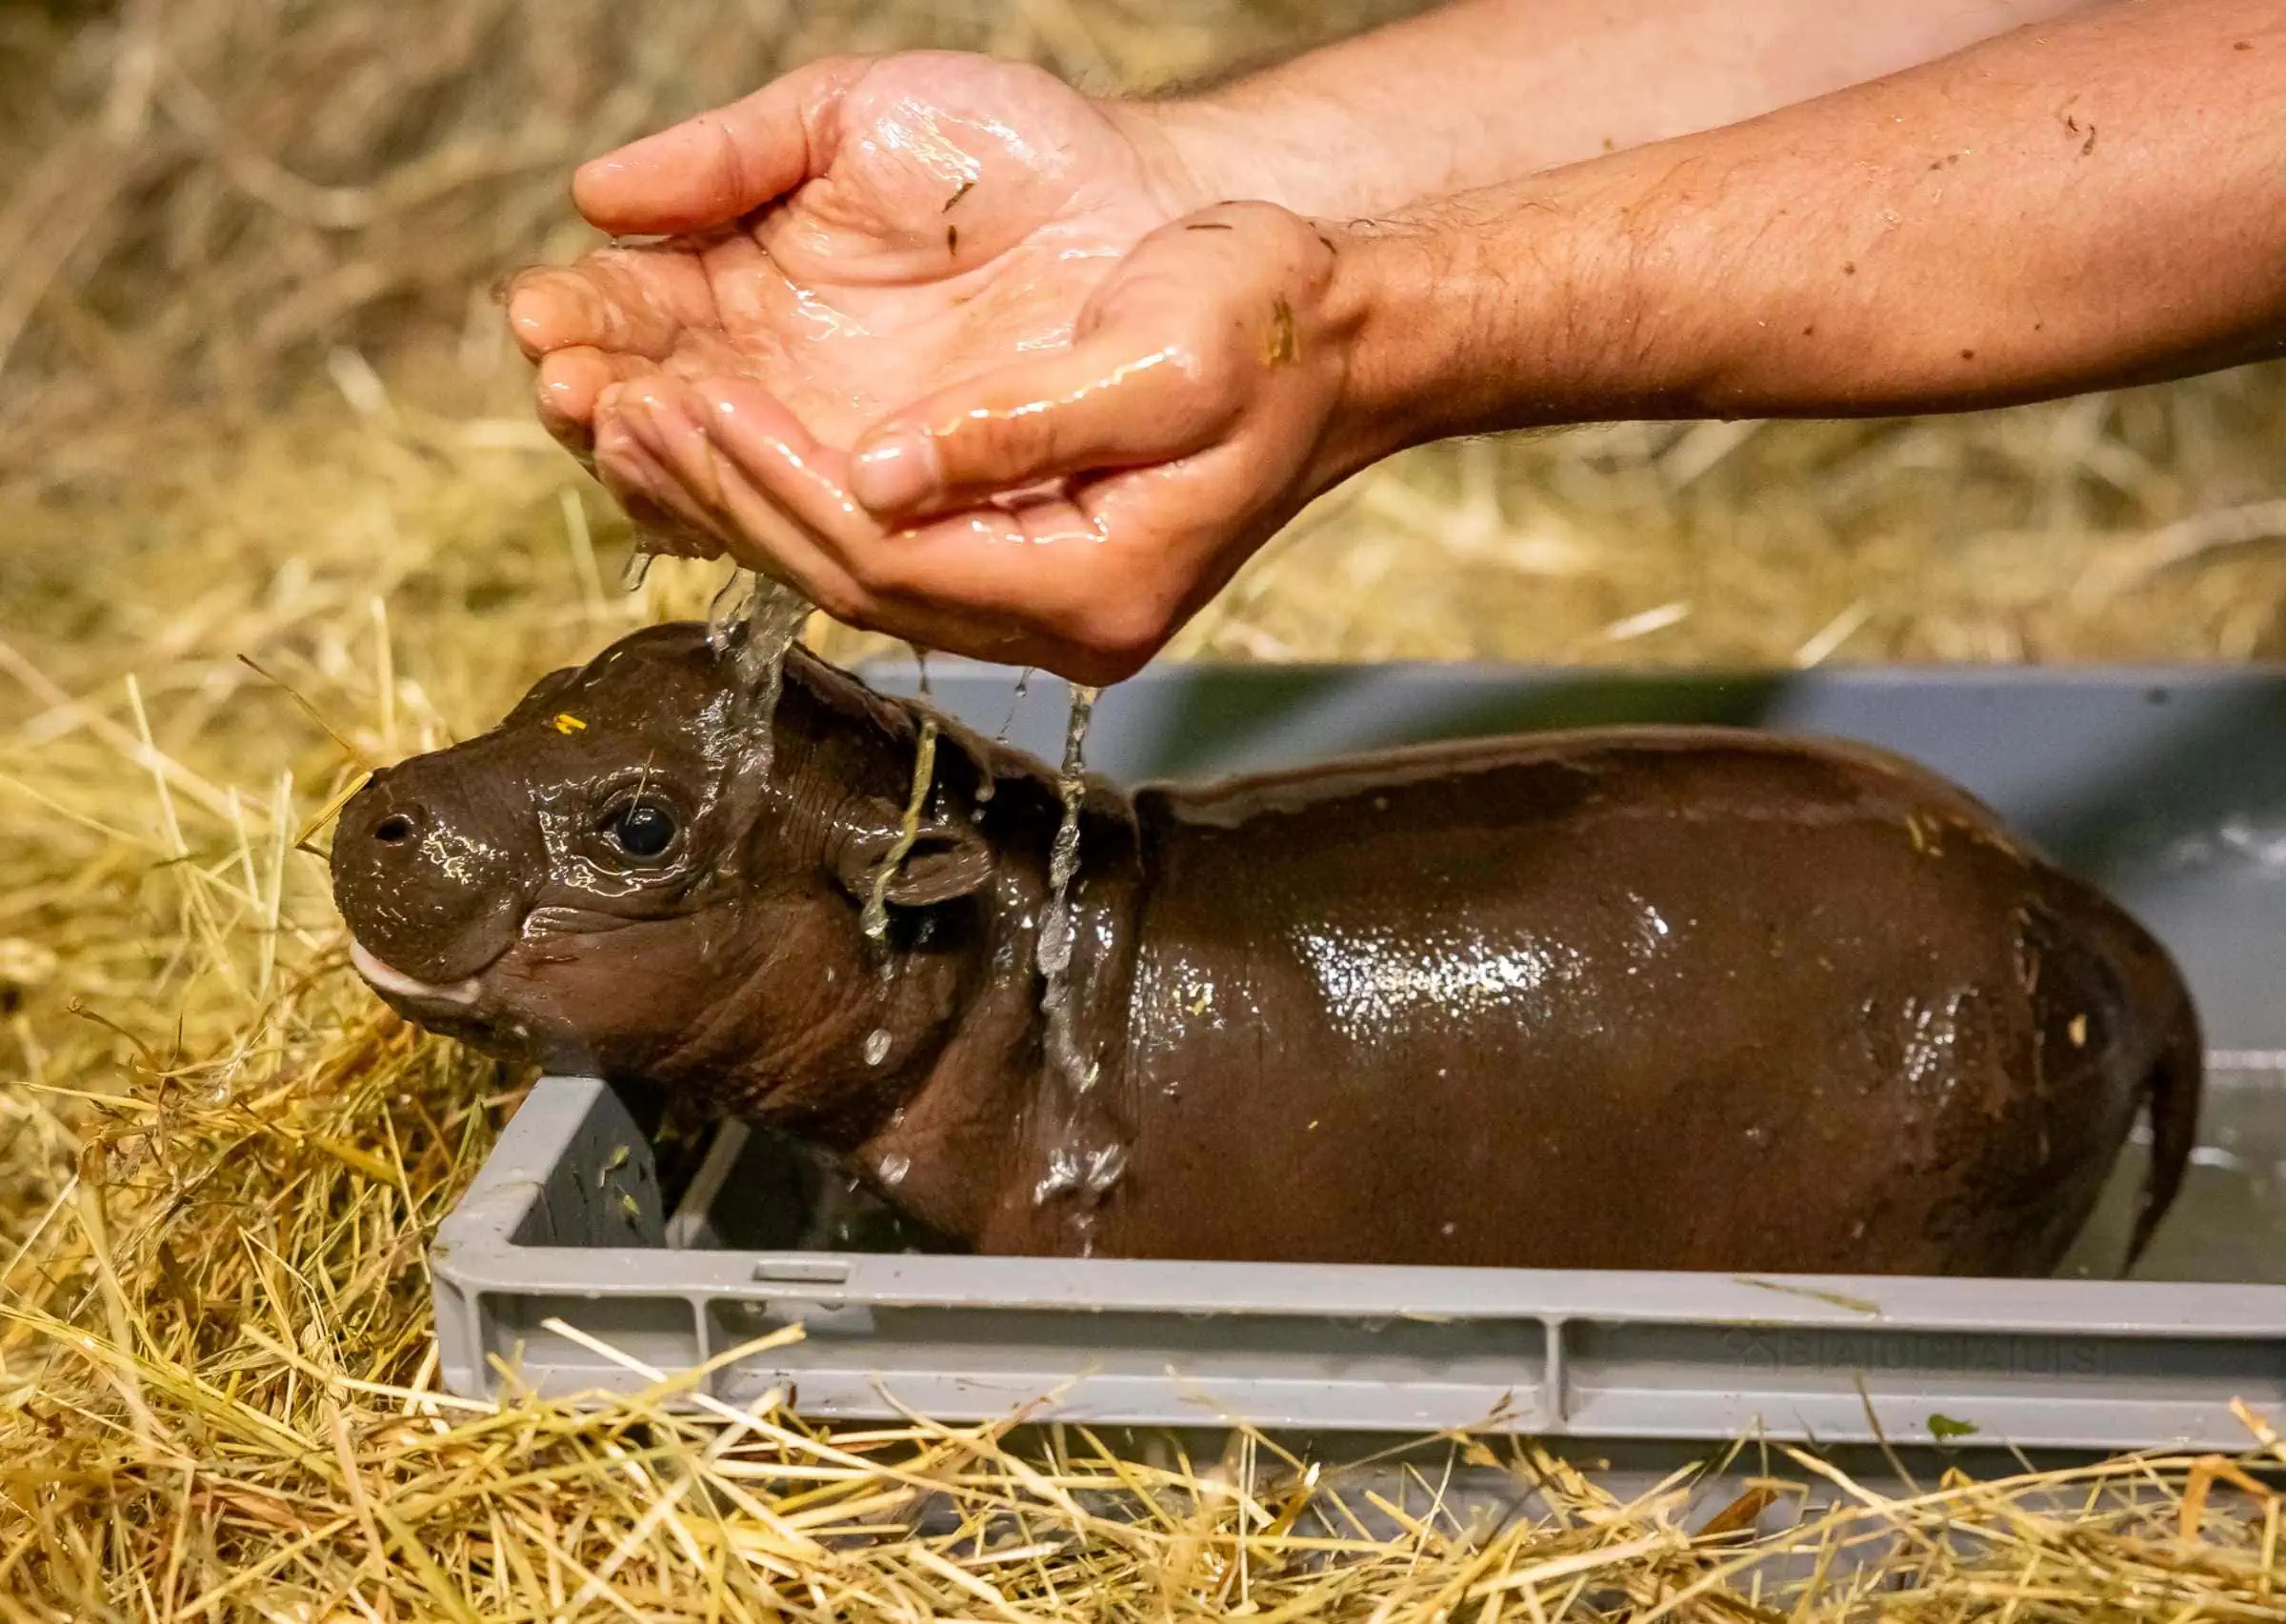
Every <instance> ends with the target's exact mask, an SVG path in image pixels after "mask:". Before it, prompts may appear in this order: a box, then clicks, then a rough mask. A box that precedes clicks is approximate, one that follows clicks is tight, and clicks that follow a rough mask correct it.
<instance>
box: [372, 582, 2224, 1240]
mask: <svg viewBox="0 0 2286 1624" xmlns="http://www.w3.org/2000/svg"><path fill="white" fill-rule="evenodd" d="M742 706H743V696H742V695H741V693H740V692H738V690H737V685H736V684H735V683H734V681H733V680H732V674H731V662H730V661H729V659H728V658H726V657H724V656H721V655H718V654H716V653H715V652H712V651H711V650H710V648H709V646H708V641H707V637H706V634H705V632H704V629H702V628H699V627H695V626H672V627H663V628H654V629H652V630H649V631H645V632H637V633H635V634H634V635H632V636H631V637H628V638H626V639H623V640H622V641H621V642H620V643H618V644H616V645H614V646H613V647H612V649H610V650H607V651H606V652H604V653H603V654H602V655H600V656H598V658H597V659H596V660H595V661H594V662H593V663H592V664H591V665H589V666H587V667H585V668H582V669H580V670H578V671H574V672H557V673H555V674H554V675H552V676H551V677H549V678H547V679H545V680H544V681H543V682H542V683H541V684H540V685H538V686H537V687H536V688H535V689H534V690H533V692H532V693H531V695H530V696H529V697H527V699H526V700H525V701H524V702H523V703H522V704H521V705H519V706H518V707H517V709H516V710H515V711H514V712H512V713H511V715H510V716H509V717H508V718H507V720H506V721H505V722H504V723H503V724H502V725H501V726H500V727H499V728H498V729H496V730H494V731H493V732H490V733H487V734H485V735H483V736H482V737H479V738H476V739H472V740H471V741H469V742H467V743H464V744H461V745H457V746H455V747H453V748H452V749H450V750H447V751H442V752H436V753H434V754H431V755H426V756H421V757H416V758H414V759H413V760H411V761H409V762H406V763H404V764H402V765H401V766H398V767H395V768H392V769H390V770H388V771H386V772H381V773H379V774H377V775H376V776H375V778H374V780H373V782H372V783H371V785H370V786H368V787H367V788H366V789H365V790H364V791H363V792H360V793H359V794H358V795H357V796H356V797H355V798H354V799H353V800H352V801H351V803H350V805H349V807H348V808H347V810H346V811H345V812H344V813H343V815H342V818H341V822H340V825H339V828H338V829H337V831H336V834H335V839H334V847H333V873H334V882H335V891H336V896H337V899H338V901H339V903H340V906H341V908H342V911H343V912H344V914H345V916H346V918H347V920H348V922H349V924H350V927H351V932H352V933H353V935H354V938H355V942H356V958H357V962H358V964H359V966H360V968H361V969H362V970H363V972H365V974H366V976H367V978H368V979H369V980H370V981H371V982H372V983H373V984H374V986H375V987H376V989H377V990H378V991H380V992H381V993H382V995H383V996H384V997H386V998H387V999H389V1001H390V1002H391V1003H392V1004H393V1005H394V1006H395V1007H396V1008H398V1009H399V1010H400V1011H401V1012H404V1013H405V1014H407V1015H408V1016H409V1017H410V1018H412V1019H414V1020H417V1021H420V1022H422V1023H423V1024H425V1025H428V1026H430V1027H431V1028H434V1029H437V1030H440V1031H444V1032H448V1033H454V1034H456V1035H458V1036H461V1037H463V1038H465V1039H467V1040H469V1041H471V1042H472V1043H475V1044H478V1045H480V1046H482V1047H484V1048H486V1049H488V1050H491V1051H492V1052H494V1053H502V1054H506V1055H511V1056H515V1057H520V1058H525V1059H531V1060H537V1061H541V1062H543V1063H545V1064H548V1065H550V1066H551V1067H554V1068H558V1069H562V1070H573V1071H584V1072H592V1073H599V1074H601V1075H604V1076H606V1077H609V1078H612V1079H614V1080H619V1081H624V1082H630V1083H640V1084H643V1085H645V1086H646V1087H649V1088H654V1089H659V1090H664V1091H666V1092H668V1093H672V1094H677V1095H680V1096H682V1097H684V1098H687V1099H692V1100H695V1101H698V1102H700V1103H701V1104H703V1105H704V1106H705V1108H707V1109H709V1110H712V1111H717V1112H722V1113H735V1114H740V1115H744V1116H747V1117H750V1118H752V1119H754V1120H757V1121H763V1122H768V1123H771V1124H773V1125H775V1126H777V1127H780V1128H782V1129H785V1130H787V1131H788V1132H791V1133H795V1134H796V1135H798V1136H800V1137H803V1138H805V1139H807V1140H809V1141H810V1142H812V1143H813V1144H815V1145H817V1146H820V1147H822V1148H823V1149H825V1150H827V1151H829V1152H831V1153H834V1154H835V1155H837V1156H839V1157H840V1158H842V1159H843V1160H844V1161H845V1162H846V1164H847V1165H848V1167H849V1168H850V1169H851V1171H852V1173H855V1174H856V1175H857V1176H859V1177H861V1178H863V1179H865V1180H866V1181H867V1182H869V1183H870V1184H871V1185H872V1187H873V1189H874V1190H875V1191H877V1192H878V1193H880V1194H881V1195H882V1196H883V1197H884V1198H885V1199H887V1200H888V1201H889V1202H890V1203H891V1204H892V1205H893V1206H895V1207H896V1208H898V1209H899V1210H900V1211H902V1212H904V1213H908V1214H910V1215H911V1216H912V1217H913V1218H914V1219H916V1220H918V1221H919V1222H920V1223H922V1224H924V1225H927V1226H928V1227H930V1228H932V1229H933V1230H935V1231H937V1232H939V1233H943V1234H945V1235H947V1236H949V1237H951V1238H952V1239H953V1241H955V1242H957V1243H960V1244H964V1245H967V1246H970V1247H973V1248H974V1249H975V1250H978V1251H982V1252H992V1253H1074V1252H1079V1251H1083V1250H1085V1251H1092V1252H1093V1253H1095V1254H1097V1255H1118V1256H1154V1257H1173V1258H1247V1259H1261V1260H1285V1261H1300V1260H1317V1261H1339V1262H1375V1263H1438V1264H1464V1265H1468V1264H1474V1265H1502V1266H1531V1267H1565V1268H1636V1269H1642V1268H1651V1269H1690V1270H1722V1271H1754V1272H1826V1271H1841V1272H1853V1273H1955V1274H1959V1273H1975V1274H2035V1273H2046V1272H2048V1271H2050V1270H2052V1269H2053V1268H2054V1267H2055V1264H2056V1263H2057V1261H2058V1260H2059V1259H2060V1258H2061V1256H2062V1254H2063V1253H2064V1252H2065V1250H2066V1249H2067V1248H2068V1246H2069V1245H2070V1244H2071V1242H2072V1240H2073V1238H2074V1236H2075V1234H2076V1233H2077V1231H2078V1229H2079V1228H2080V1226H2081V1224H2082V1223H2083V1222H2084V1220H2085V1219H2086V1217H2087V1215H2088V1213H2089V1212H2090V1210H2091V1209H2092V1208H2093V1206H2094V1204H2095V1198H2096V1195H2097V1193H2098V1191H2099V1188H2100V1187H2101V1185H2102V1183H2103V1181H2104V1179H2105V1177H2106V1175H2107V1174H2108V1173H2109V1172H2110V1170H2111V1168H2112V1165H2113V1163H2114V1161H2115V1158H2116V1155H2117V1153H2118V1152H2119V1149H2120V1147H2121V1145H2122V1144H2123V1143H2124V1141H2125V1139H2126V1137H2127V1134H2128V1133H2129V1131H2130V1129H2131V1127H2132V1126H2133V1123H2134V1121H2135V1119H2136V1115H2137V1113H2138V1112H2140V1111H2144V1110H2148V1111H2149V1112H2150V1114H2151V1117H2152V1123H2153V1129H2154V1133H2155V1149H2154V1155H2153V1171H2152V1173H2151V1176H2150V1180H2149V1185H2148V1188H2147V1190H2146V1192H2145V1196H2144V1206H2143V1211H2142V1213H2141V1222H2140V1224H2139V1227H2138V1240H2137V1244H2138V1245H2139V1244H2140V1240H2141V1238H2142V1237H2143V1236H2145V1235H2147V1234H2148V1233H2149V1231H2150V1228H2151V1226H2152V1225H2153V1224H2155V1223H2156V1221H2157V1219H2158V1218H2159V1216H2161V1215H2162V1214H2163V1213H2164V1212H2165V1210H2166V1207H2167V1205H2168V1203H2169V1202H2170V1201H2171V1200H2172V1199H2173V1196H2174V1193H2175V1192H2176V1187H2177V1185H2178V1184H2179V1181H2180V1178H2181V1173H2182V1168H2183V1164H2184V1161H2185V1158H2186V1157H2187V1155H2188V1153H2189V1148H2190V1144H2191V1132H2192V1126H2193V1119H2194V1117H2195V1114H2196V1107H2197V1095H2198V1089H2199V1081H2200V1077H2199V1064H2200V1043H2199V1033H2198V1028H2197V1023H2196V1016H2195V1013H2194V1012H2193V1010H2192V1007H2191V1003H2190V1000H2189V997H2188V994H2187V993H2186V992H2185V989H2184V988H2183V986H2182V983H2181V981H2180V978H2179V976H2178V975H2177V973H2176V969H2175V967H2174V966H2173V965H2172V964H2171V963H2170V962H2169V960H2168V958H2167V956H2166V954H2165V953H2164V952H2163V951H2162V950H2161V949H2160V948H2159V947H2158V946H2157V945H2156V943H2155V942H2154V941H2153V940H2152V939H2151V938H2150V937H2149V936H2148V935H2147V934H2146V933H2145V932H2143V931H2142V930H2141V929H2140V928H2138V927H2137V926H2136V923H2135V922H2134V921H2133V920H2131V919H2129V918H2128V917H2127V916H2126V915H2125V914H2123V913H2122V912H2120V911H2119V910H2117V909H2116V907H2115V906H2114V905H2112V904H2111V903H2110V902H2109V901H2107V900H2106V899H2105V898H2103V897H2102V896H2100V895H2098V894H2097V893H2095V892H2094V891H2092V890H2090V889H2089V888H2088V887H2086V886H2085V885H2083V884H2081V883H2080V882H2078V881H2077V880H2075V879H2074V878H2072V877H2070V876H2068V875H2066V874H2064V873H2062V872H2059V871H2057V870H2055V869H2054V868H2052V867H2050V866H2048V865H2047V864H2046V863H2045V862H2043V861H2042V860H2041V859H2040V858H2038V857H2037V856H2036V855H2035V854H2033V853H2030V852H2026V851H2024V850H2023V849H2022V848H2021V847H2020V846H2019V845H2018V844H2017V843H2015V841H2014V840H2012V839H2011V837H2010V836H2009V835H2008V834H2007V832H2005V831H2004V830H2002V829H2001V828H2000V827H1999V826H1998V825H1997V823H1996V822H1995V819H1994V818H1993V816H1992V814H1991V813H1990V812H1987V811H1986V810H1985V809H1983V808H1982V807H1981V806H1979V805H1978V804H1977V803H1976V802H1975V801H1974V800H1972V799H1970V798H1969V797H1968V796H1966V795H1965V794H1964V793H1962V792H1959V791H1958V790H1956V789H1955V788H1953V787H1951V786H1949V785H1947V784H1945V783H1944V782H1942V781H1940V780H1938V779H1936V778H1935V777H1933V776H1931V775H1930V774H1928V773H1927V772H1923V771H1921V770H1919V769H1917V768H1915V767H1913V766H1911V765H1909V764H1906V763H1904V762H1901V761H1898V760H1896V759H1895V758H1893V757H1890V756H1888V755H1886V754H1883V753H1881V752H1875V751H1872V750H1870V749H1866V748H1862V747H1857V746H1852V745H1843V744H1839V743H1835V742H1830V741H1814V740H1806V739H1795V738H1786V737H1782V736H1778V735H1773V734H1767V733H1761V732H1747V731H1740V730H1726V729H1715V728H1688V729H1683V728H1676V729H1668V728H1619V729H1606V730H1599V731H1594V732H1562V733H1548V734H1540V735H1531V736H1524V737H1514V738H1505V739H1490V740H1483V741H1475V742H1470V743H1466V744H1461V745H1450V746H1439V747H1434V748H1431V749H1425V750H1419V751H1413V752H1398V753H1394V754H1387V755H1381V756H1376V757H1373V758H1370V759H1355V760H1351V761H1345V762H1339V763H1335V764H1333V765H1330V766H1327V767H1323V768H1319V769H1313V770H1310V771H1305V772H1287V773H1281V774H1277V775H1273V776H1264V777H1256V778H1250V779H1241V780H1235V781H1233V782H1230V783H1225V784H1221V785H1215V786H1209V787H1200V788H1185V787H1168V786H1157V787H1143V788H1139V789H1136V790H1135V791H1133V792H1132V794H1131V793H1123V792H1120V791H1119V790H1117V789H1116V788H1114V787H1113V786H1112V785H1110V784H1108V783H1104V782H1101V781H1099V780H1093V779H1091V780H1090V781H1089V782H1088V784H1087V786H1086V791H1085V798H1084V810H1083V815H1082V820H1081V840H1080V859H1081V861H1080V873H1079V879H1078V881H1077V883H1076V885H1075V887H1074V892H1073V906H1074V908H1075V910H1076V919H1077V933H1076V943H1077V946H1076V949H1075V952H1074V954H1073V967H1072V984H1073V1001H1072V1010H1073V1040H1074V1046H1075V1048H1076V1050H1077V1052H1078V1054H1079V1055H1080V1056H1081V1057H1082V1059H1083V1061H1084V1062H1085V1064H1086V1065H1087V1066H1088V1067H1089V1068H1091V1073H1092V1076H1093V1082H1092V1084H1090V1085H1089V1086H1087V1087H1086V1088H1084V1090H1083V1089H1075V1088H1074V1086H1073V1081H1072V1079H1071V1077H1069V1076H1067V1075H1066V1074H1064V1073H1061V1072H1059V1070H1058V1069H1057V1068H1056V1067H1055V1066H1053V1065H1051V1064H1050V1063H1049V1061H1048V1059H1047V1056H1046V1053H1045V1050H1044V1045H1043V1019H1042V1016H1041V1013H1040V999H1041V980H1040V977H1039V975H1038V973H1037V972H1036V970H1035V953H1036V948H1037V938H1038V932H1039V931H1040V929H1041V924H1042V921H1043V919H1044V918H1045V917H1046V915H1047V904H1048V900H1049V898H1048V881H1047V874H1046V870H1047V861H1048V852H1049V848H1050V844H1051V841H1052V839H1053V833H1054V830H1055V826H1056V822H1057V819H1058V815H1059V812H1060V810H1061V807H1060V802H1059V797H1058V793H1057V788H1056V784H1055V780H1054V775H1053V773H1052V772H1050V771H1049V770H1047V769H1046V768H1045V767H1044V766H1043V765H1042V764H1040V763H1038V762H1036V761H1034V760H1033V759H1031V758H1029V757H1026V756H1024V755H1021V754H1019V753H1017V752H1013V751H1011V750H1008V749H1007V748H1005V747H1003V746H998V745H995V744H993V742H991V741H989V740H986V739H984V738H982V737H980V736H977V735H975V734H973V733H971V732H967V731H965V730H963V729H960V728H958V727H956V726H954V725H953V724H951V723H949V722H944V721H942V720H941V719H935V718H933V717H932V721H934V725H935V727H936V728H937V729H938V730H940V732H941V736H940V737H939V738H938V739H937V742H936V747H935V765H934V771H933V773H932V779H931V788H930V792H929V794H928V797H927V799H926V802H925V805H924V808H923V812H922V815H921V817H920V820H919V823H918V827H917V829H916V830H915V831H914V833H913V838H912V841H911V842H910V846H909V848H908V849H906V850H905V851H904V852H902V854H901V855H900V854H899V851H898V848H899V841H898V833H899V819H900V816H901V814H902V813H903V812H904V811H905V808H906V802H907V800H908V798H909V796H910V795H911V793H912V776H913V762H914V759H915V753H916V749H917V748H918V745H919V742H920V730H921V722H922V718H923V717H924V716H927V715H930V714H931V713H929V712H926V711H925V710H924V709H923V708H921V707H918V706H915V705H912V704H911V703H908V702H904V701H897V700H892V699H889V698H886V697H884V696H881V695H878V694H875V693H873V692H871V691H870V690H867V689H866V688H864V687H863V686H862V685H861V684H859V683H858V682H857V681H856V680H855V679H854V678H852V677H851V676H849V675H847V674H846V673H843V672H838V671H836V670H833V669H832V668H831V667H829V666H826V665H824V664H822V663H821V662H819V661H817V660H816V659H814V658H812V656H810V655H808V654H807V653H805V652H802V651H801V650H798V649H797V650H795V651H794V652H792V654H791V655H790V656H789V658H788V661H787V664H786V668H785V680H784V691H783V696H782V698H781V699H780V700H779V702H778V704H777V707H776V711H775V715H774V730H773V731H772V733H771V734H770V736H771V738H772V748H771V750H770V751H769V752H768V760H767V766H766V767H765V763H764V760H763V756H764V752H762V751H761V750H760V749H759V740H760V738H761V737H762V734H761V732H759V731H758V730H759V727H760V724H759V723H758V722H757V721H756V720H755V718H754V716H753V714H752V711H751V708H742ZM892 858H895V859H896V860H895V862H894V864H893V866H892V867H889V878H888V883H887V895H888V900H889V903H890V917H889V932H888V934H887V937H886V939H885V940H884V941H880V942H876V941H874V940H872V939H869V938H868V936H867V935H866V933H865V932H864V931H863V930H862V929H861V925H860V913H861V910H862V906H863V903H864V900H865V898H866V896H867V895H868V894H869V892H871V891H872V888H873V886H874V884H875V881H876V879H878V878H879V877H880V876H881V875H882V873H883V871H884V868H885V866H888V865H890V860H891V859H892ZM1074 1165H1076V1166H1077V1167H1079V1168H1080V1169H1081V1170H1082V1173H1083V1176H1082V1177H1081V1179H1080V1180H1079V1182H1080V1184H1081V1186H1082V1188H1078V1189H1073V1188H1071V1186H1072V1185H1073V1178H1072V1177H1070V1176H1068V1173H1069V1170H1070V1169H1071V1168H1072V1167H1073V1166H1074ZM1090 1169H1093V1170H1095V1171H1096V1172H1098V1173H1103V1174H1104V1175H1106V1176H1104V1177H1102V1178H1099V1179H1098V1180H1097V1181H1096V1182H1097V1183H1099V1184H1103V1185H1108V1189H1106V1190H1103V1191H1102V1192H1100V1193H1091V1192H1090V1191H1089V1190H1088V1189H1087V1188H1085V1185H1086V1183H1087V1180H1086V1178H1085V1177H1084V1173H1086V1171H1087V1170H1090ZM1059 1170H1062V1171H1061V1172H1059ZM1113 1175H1115V1176H1113Z"/></svg>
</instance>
